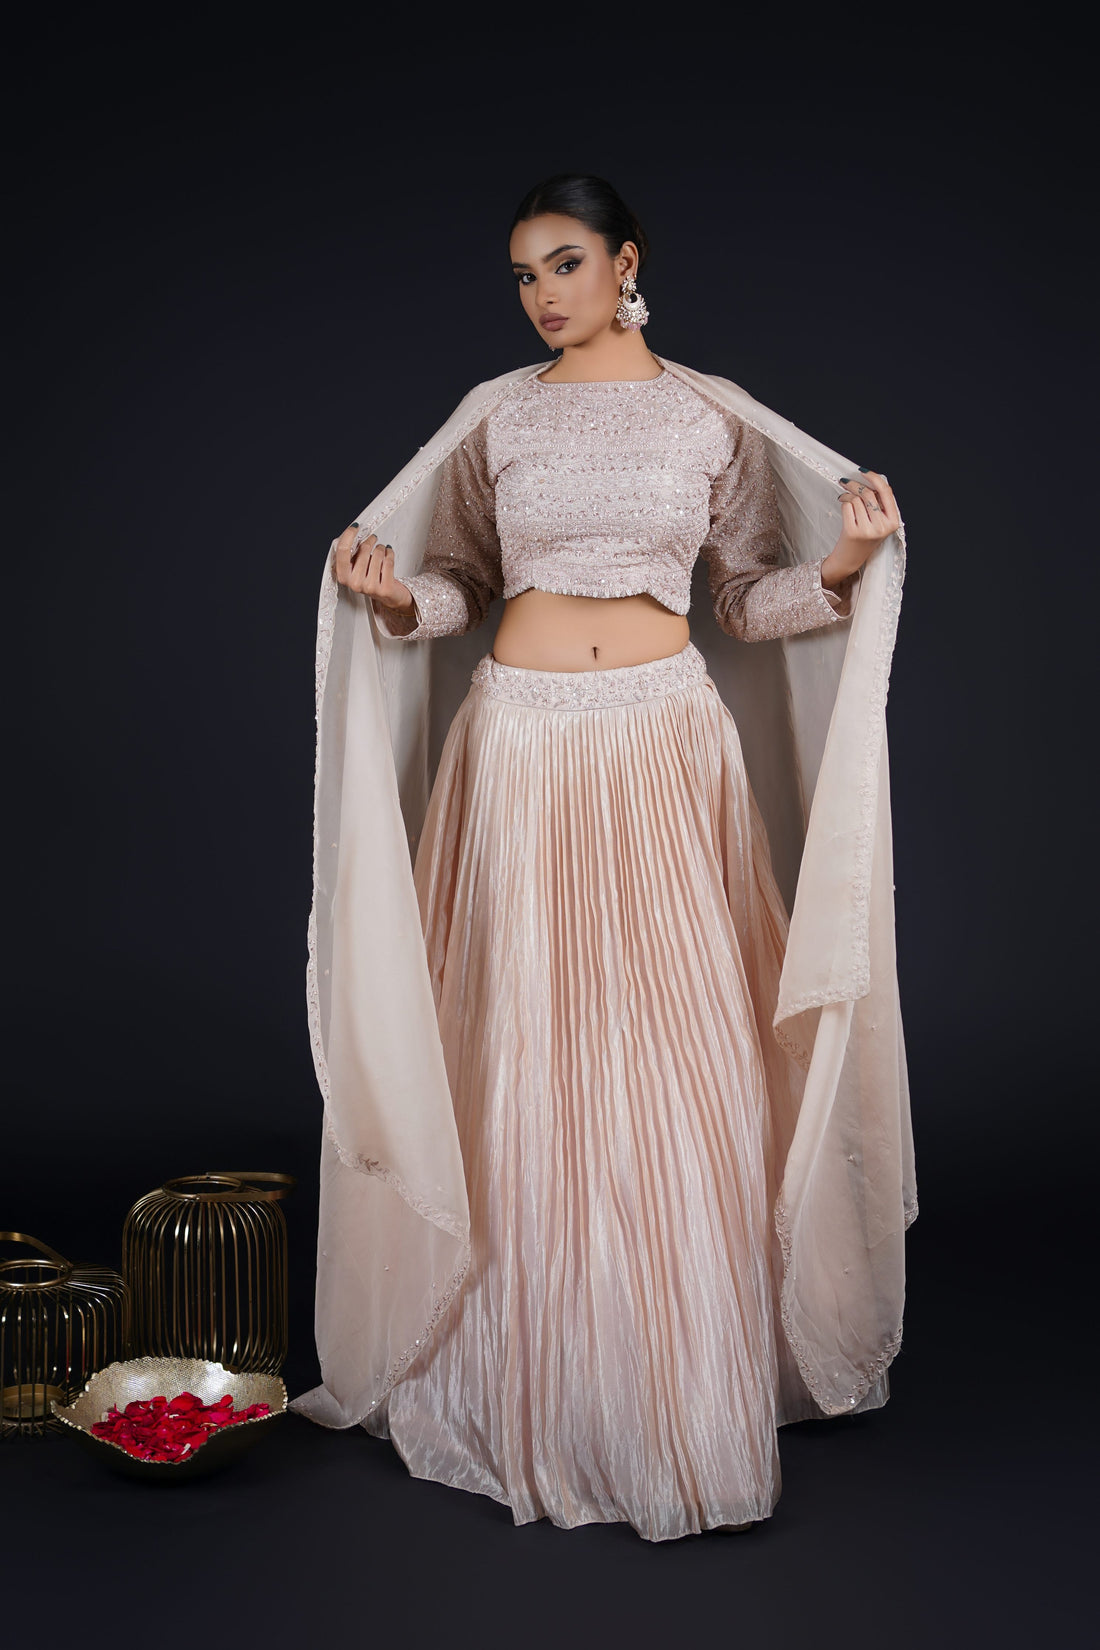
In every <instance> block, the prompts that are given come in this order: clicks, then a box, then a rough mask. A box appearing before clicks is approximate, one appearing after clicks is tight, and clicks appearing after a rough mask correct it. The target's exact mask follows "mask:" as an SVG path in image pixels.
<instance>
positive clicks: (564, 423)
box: [373, 372, 858, 642]
mask: <svg viewBox="0 0 1100 1650" xmlns="http://www.w3.org/2000/svg"><path fill="white" fill-rule="evenodd" d="M782 549H783V546H782V538H781V532H780V519H779V508H778V503H777V500H776V494H775V483H774V480H773V477H772V472H771V467H770V465H769V463H768V457H767V452H766V449H765V445H764V439H763V437H762V436H761V435H760V434H759V433H758V432H757V431H756V430H754V429H753V428H752V427H751V426H749V425H747V424H745V423H743V422H742V421H741V420H740V419H739V418H738V417H737V416H736V415H735V414H734V413H732V412H729V411H728V410H726V409H724V408H721V407H718V406H715V405H714V404H713V403H711V402H710V401H708V400H707V399H706V398H705V397H703V396H701V395H700V394H699V393H698V391H697V390H695V389H693V388H692V387H691V385H689V384H685V383H684V382H683V380H682V379H680V378H678V377H677V376H676V375H675V374H673V373H670V372H663V373H661V374H660V375H659V376H658V377H657V378H652V379H644V380H635V381H630V382H620V381H600V382H596V383H552V382H551V383H546V382H544V381H543V380H542V378H541V377H539V376H536V377H532V378H529V379H527V380H525V381H524V382H523V383H521V385H520V386H519V387H518V389H517V390H516V391H515V392H514V393H513V394H511V395H509V396H506V397H505V399H504V400H503V401H502V402H501V403H500V404H499V405H498V406H497V407H495V408H494V409H493V410H492V411H491V412H490V413H489V414H487V416H486V417H485V418H484V419H483V420H482V422H481V423H480V424H479V425H478V426H477V428H476V429H475V430H474V431H473V432H472V433H471V434H470V435H469V436H468V437H467V438H466V440H465V441H463V442H462V443H461V444H460V445H459V446H458V447H456V448H455V450H454V452H453V453H451V454H450V455H449V456H448V458H446V459H445V460H444V462H443V464H442V466H441V479H440V488H439V495H438V498H437V500H436V505H435V510H434V514H433V517H432V522H431V526H430V529H429V533H428V538H427V543H426V548H425V554H424V559H423V562H422V563H421V567H420V569H419V571H418V572H416V573H414V574H411V575H410V576H409V577H407V578H403V579H402V581H401V582H402V583H403V584H405V585H406V586H407V587H408V589H409V590H410V591H411V592H412V596H413V602H414V611H413V612H412V613H410V614H401V613H398V612H396V611H395V610H394V609H392V608H384V607H382V606H381V605H380V604H379V603H378V602H375V603H374V604H373V605H374V611H375V616H376V618H377V620H378V623H379V627H380V629H381V630H382V632H383V634H385V635H389V636H396V637H401V638H403V639H405V640H414V639H419V638H421V637H429V636H458V635H462V634H463V633H465V632H466V631H468V630H473V629H474V628H476V626H477V625H479V624H481V623H482V621H483V620H484V619H485V616H486V613H487V611H488V608H489V603H490V601H492V599H493V598H494V597H495V596H504V597H505V599H507V598H509V597H511V596H517V595H519V593H520V592H521V591H523V590H528V589H531V588H535V589H538V590H546V591H552V592H556V593H558V594H561V595H579V596H632V595H637V594H639V593H641V592H643V591H647V592H648V593H649V594H650V595H652V596H654V597H655V598H656V599H657V601H659V602H661V603H662V604H663V605H664V606H665V607H667V608H668V609H669V610H670V611H671V612H673V613H682V614H683V613H687V611H688V609H689V606H690V587H691V572H692V568H693V566H694V564H695V561H696V558H697V557H698V556H699V555H702V556H703V557H704V558H705V560H706V563H707V569H708V581H709V586H710V593H711V599H712V602H713V607H714V616H715V618H716V620H717V622H718V624H719V626H720V627H721V629H722V630H724V631H725V632H726V633H727V634H728V635H731V636H737V637H740V638H741V639H742V640H744V641H749V642H753V641H763V640H766V639H768V638H771V637H776V636H789V635H794V634H796V633H798V632H800V631H805V630H814V629H816V628H818V627H819V626H821V625H827V624H835V623H836V622H837V621H838V620H841V619H844V618H847V617H848V616H849V615H850V612H851V601H852V594H853V586H854V585H855V583H856V582H857V581H858V574H857V575H854V576H853V578H852V579H849V580H848V581H846V582H845V585H844V586H843V587H842V593H841V594H834V592H832V591H827V590H825V589H824V587H823V586H822V583H821V561H820V560H818V561H813V562H804V563H797V564H795V565H794V566H790V567H785V566H782V565H780V562H781V556H782Z"/></svg>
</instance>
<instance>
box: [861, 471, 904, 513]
mask: <svg viewBox="0 0 1100 1650" xmlns="http://www.w3.org/2000/svg"><path fill="white" fill-rule="evenodd" d="M859 473H860V478H861V479H862V481H863V482H864V484H865V485H866V486H869V487H871V488H872V489H873V490H874V494H875V498H876V499H877V500H878V503H879V505H880V507H881V509H882V510H883V511H884V513H885V514H887V515H889V516H890V517H891V519H892V521H893V523H894V525H895V526H896V525H898V523H900V521H901V517H900V516H899V515H898V506H897V500H896V499H895V497H894V494H893V491H892V489H891V487H890V483H889V482H888V481H887V479H886V477H885V476H884V475H882V474H880V472H879V471H878V470H861V471H860V472H859Z"/></svg>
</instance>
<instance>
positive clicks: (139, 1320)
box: [122, 1170, 295, 1375]
mask: <svg viewBox="0 0 1100 1650" xmlns="http://www.w3.org/2000/svg"><path fill="white" fill-rule="evenodd" d="M294 1184H295V1181H294V1176H293V1175H287V1174H268V1173H259V1172H257V1173H244V1172H237V1171H229V1170H226V1171H216V1172H215V1171H211V1172H209V1173H206V1174H198V1175H183V1176H181V1177H180V1178H178V1179H175V1180H167V1181H165V1183H164V1185H163V1186H160V1187H158V1189H157V1190H156V1191H155V1192H149V1193H147V1194H146V1196H145V1197H143V1198H140V1199H139V1200H138V1202H137V1203H135V1204H134V1207H133V1208H132V1209H131V1210H130V1213H129V1214H128V1215H127V1217H126V1223H125V1226H124V1227H123V1232H122V1270H123V1274H124V1276H125V1278H126V1281H127V1283H128V1284H129V1286H130V1290H131V1293H132V1295H133V1314H134V1316H133V1344H134V1350H135V1352H136V1353H140V1354H147V1355H149V1356H151V1357H176V1358H204V1359H206V1360H208V1361H209V1362H211V1363H220V1364H223V1365H224V1366H225V1367H226V1368H227V1369H233V1370H241V1371H250V1372H254V1373H261V1372H263V1373H268V1374H272V1375H277V1374H278V1373H279V1370H280V1369H281V1368H282V1365H283V1361H284V1360H285V1358H286V1353H287V1317H288V1302H289V1285H288V1274H287V1231H286V1220H285V1218H284V1216H283V1211H282V1209H281V1208H280V1207H279V1201H280V1199H281V1198H284V1197H286V1195H287V1193H288V1192H289V1191H290V1190H291V1189H292V1188H293V1186H294Z"/></svg>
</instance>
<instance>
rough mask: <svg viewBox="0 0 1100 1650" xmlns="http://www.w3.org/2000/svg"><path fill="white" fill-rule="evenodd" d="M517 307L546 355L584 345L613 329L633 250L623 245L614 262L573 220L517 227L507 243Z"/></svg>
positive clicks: (554, 218)
mask: <svg viewBox="0 0 1100 1650" xmlns="http://www.w3.org/2000/svg"><path fill="white" fill-rule="evenodd" d="M509 254H510V256H511V259H512V270H513V273H514V274H515V277H516V281H517V284H518V286H519V296H520V302H521V303H522V304H523V307H524V309H525V310H526V312H527V314H528V315H529V316H530V318H531V322H532V324H533V325H534V327H535V329H536V331H537V332H538V335H539V337H540V338H541V339H542V340H543V341H544V343H546V344H548V345H549V346H550V348H551V349H565V348H566V347H567V346H568V345H570V344H584V343H587V342H588V340H589V339H590V338H594V337H595V336H596V334H597V333H600V332H606V331H608V330H609V329H610V328H612V327H614V328H616V329H618V326H619V323H618V322H617V321H616V320H615V310H616V308H617V306H618V302H619V290H620V287H621V285H622V279H623V276H624V275H632V274H634V273H635V271H636V270H637V267H638V249H637V247H636V246H635V245H634V242H633V241H624V243H623V246H622V250H621V251H620V252H618V253H616V255H615V256H614V257H611V256H610V255H609V253H608V250H607V247H606V246H605V245H604V241H603V237H602V236H601V235H596V234H594V233H593V231H592V230H591V229H587V228H586V227H585V225H584V224H583V223H578V222H577V219H576V218H566V217H561V216H559V215H558V214H557V213H547V215H546V216H545V217H541V218H531V219H530V221H529V222H527V223H519V224H517V225H516V227H515V229H513V231H512V238H511V241H510V242H509Z"/></svg>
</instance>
